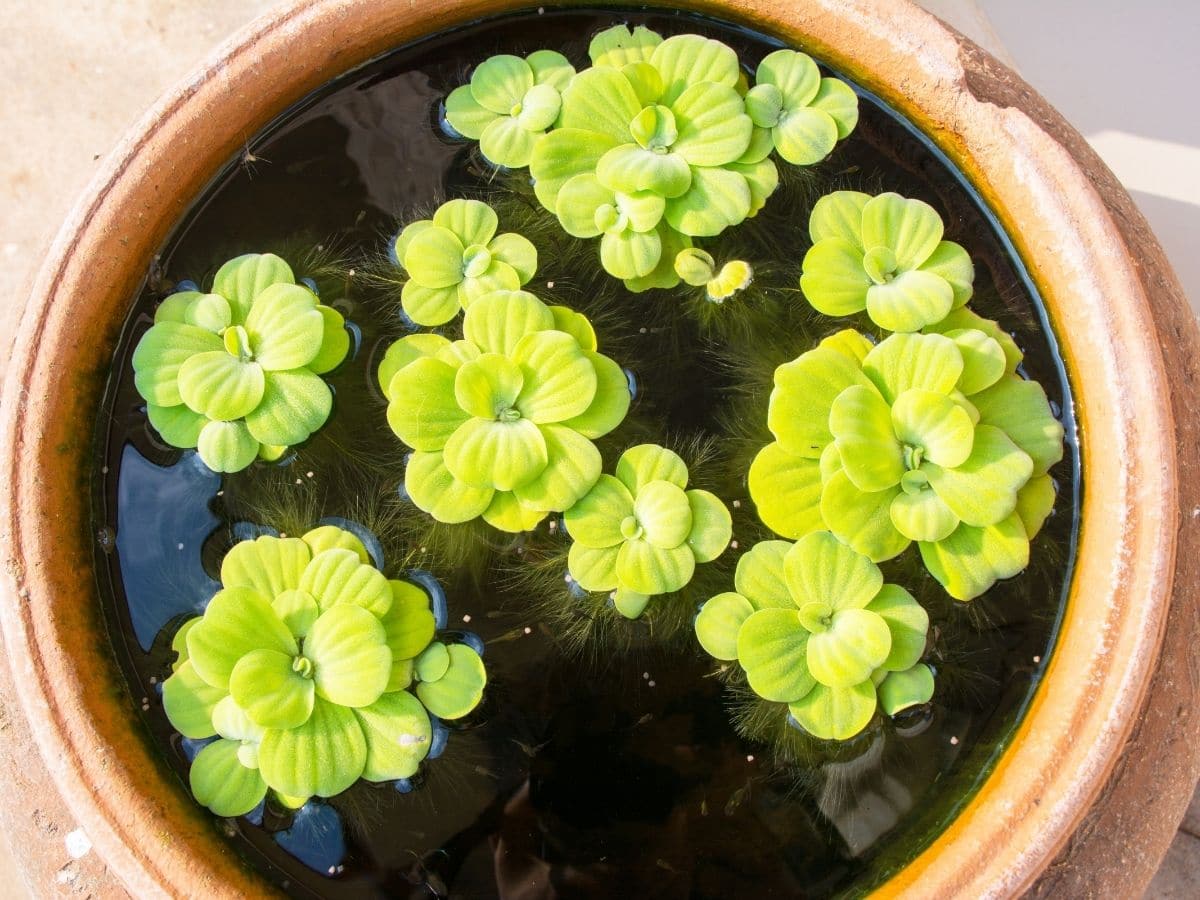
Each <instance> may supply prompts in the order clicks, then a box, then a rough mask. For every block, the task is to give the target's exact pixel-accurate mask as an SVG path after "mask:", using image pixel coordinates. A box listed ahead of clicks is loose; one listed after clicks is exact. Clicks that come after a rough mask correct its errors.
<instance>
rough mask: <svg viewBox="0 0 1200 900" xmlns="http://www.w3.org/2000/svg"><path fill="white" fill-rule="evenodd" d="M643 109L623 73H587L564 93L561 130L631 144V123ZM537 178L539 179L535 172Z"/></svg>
mask: <svg viewBox="0 0 1200 900" xmlns="http://www.w3.org/2000/svg"><path fill="white" fill-rule="evenodd" d="M641 108H642V105H641V103H640V102H639V101H638V97H637V92H635V91H634V89H633V85H631V84H630V83H629V79H628V78H626V77H625V76H624V75H623V74H622V73H621V72H619V71H617V70H616V69H610V68H595V69H585V70H584V71H582V72H580V73H579V74H578V75H576V76H575V77H574V78H573V79H572V80H571V83H570V84H569V85H567V88H566V90H564V91H563V106H562V116H561V117H560V119H559V127H560V128H564V129H565V128H578V129H583V130H587V131H592V132H598V133H600V134H602V135H604V136H606V137H608V138H609V139H611V140H613V141H615V142H616V143H619V144H623V143H627V142H629V141H630V140H632V136H631V135H630V133H629V123H630V122H631V121H633V117H634V116H636V115H637V114H638V113H639V112H640V111H641ZM579 171H583V170H579ZM534 177H535V178H537V177H539V176H538V175H537V173H536V172H535V173H534Z"/></svg>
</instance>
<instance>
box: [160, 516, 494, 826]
mask: <svg viewBox="0 0 1200 900" xmlns="http://www.w3.org/2000/svg"><path fill="white" fill-rule="evenodd" d="M221 584H222V588H221V590H220V591H219V592H218V593H217V594H216V595H215V596H214V597H213V598H212V600H211V601H210V602H209V604H208V606H207V608H206V609H205V611H204V614H203V615H202V616H199V617H197V618H195V619H192V620H190V621H188V622H187V623H185V624H184V626H183V627H182V628H181V629H180V630H179V632H178V633H177V634H176V636H175V639H174V641H173V643H172V647H173V649H174V650H175V651H176V653H177V654H178V658H177V660H176V662H175V663H174V666H173V670H174V671H173V673H172V675H171V677H170V678H168V679H167V680H166V682H164V684H163V705H164V707H165V709H166V713H167V717H168V718H169V719H170V721H171V724H172V725H173V726H174V727H175V728H176V729H177V730H178V731H179V732H180V733H181V734H183V735H184V736H185V737H188V738H192V739H195V740H202V739H207V738H212V737H214V736H215V737H216V740H214V741H213V742H212V743H209V744H208V745H206V746H205V747H204V748H203V749H202V750H201V751H200V753H199V754H198V755H197V756H196V759H195V760H194V761H193V763H192V768H191V773H190V780H191V786H192V792H193V794H195V796H196V799H197V800H198V801H200V802H201V803H202V804H204V805H205V806H207V807H208V808H209V809H210V810H212V811H213V812H214V813H216V814H217V815H219V816H240V815H244V814H246V813H248V812H250V811H251V810H252V809H254V807H255V806H257V805H258V804H259V803H260V802H261V801H262V799H263V797H264V796H265V795H266V793H267V791H268V790H272V791H274V792H275V793H276V794H277V795H278V796H279V797H280V798H282V800H283V802H284V803H285V804H286V805H287V806H289V807H292V808H296V807H299V806H302V805H303V804H304V803H305V802H306V801H307V799H308V798H309V797H313V796H317V797H332V796H333V795H335V794H339V793H341V792H342V791H344V790H346V788H348V787H350V785H351V784H353V783H354V782H355V781H357V780H358V779H359V778H365V779H366V780H368V781H392V780H395V779H399V778H408V777H409V776H411V775H413V774H414V773H415V772H416V770H417V767H418V766H419V764H420V763H421V761H422V760H424V759H425V757H426V755H427V754H428V753H429V748H430V741H431V734H432V724H431V721H430V718H429V713H433V714H434V715H437V716H440V717H442V718H447V719H450V718H458V717H461V716H464V715H466V714H467V713H469V712H470V711H471V710H472V709H474V708H475V706H476V705H478V703H479V701H480V698H481V696H482V692H483V687H484V684H485V682H486V680H487V676H486V673H485V671H484V668H483V663H482V661H481V660H480V658H479V656H478V654H476V653H475V651H474V650H472V649H471V648H470V647H467V646H466V645H460V644H453V645H450V646H447V645H445V644H443V643H440V642H437V641H435V640H434V632H435V622H434V616H433V613H432V611H431V609H430V600H429V596H428V595H427V594H426V593H425V591H424V590H422V589H421V588H420V587H418V586H417V585H416V584H413V583H411V582H408V581H400V580H391V581H389V580H388V579H387V578H386V577H385V576H384V575H383V573H381V572H380V571H379V570H378V569H376V568H375V567H374V566H373V565H372V564H371V560H370V556H369V555H368V553H367V550H366V548H365V547H364V546H363V544H362V542H361V541H360V540H359V539H358V538H357V537H355V536H354V535H353V534H351V533H350V532H348V531H344V530H342V529H339V528H336V527H334V526H323V527H321V528H316V529H314V530H312V531H310V532H308V533H307V534H305V535H304V536H303V537H302V538H275V537H259V538H257V539H255V540H252V541H243V542H241V543H240V544H236V545H235V546H234V547H233V549H231V550H230V551H229V553H228V554H227V555H226V556H225V559H224V561H223V562H222V564H221ZM414 685H415V696H414V693H413V692H412V691H411V690H410V688H413V687H414ZM426 710H428V712H426Z"/></svg>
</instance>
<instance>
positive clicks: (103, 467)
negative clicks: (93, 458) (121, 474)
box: [100, 466, 108, 475]
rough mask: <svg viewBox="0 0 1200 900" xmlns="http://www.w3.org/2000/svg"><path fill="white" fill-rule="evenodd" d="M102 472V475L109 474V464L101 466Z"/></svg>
mask: <svg viewBox="0 0 1200 900" xmlns="http://www.w3.org/2000/svg"><path fill="white" fill-rule="evenodd" d="M100 474H101V475H107V474H108V466H101V467H100Z"/></svg>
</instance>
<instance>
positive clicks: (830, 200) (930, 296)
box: [800, 191, 975, 331]
mask: <svg viewBox="0 0 1200 900" xmlns="http://www.w3.org/2000/svg"><path fill="white" fill-rule="evenodd" d="M943 230H944V229H943V225H942V219H941V217H940V216H939V215H938V214H937V211H936V210H934V209H933V207H931V206H930V205H929V204H927V203H923V202H922V201H920V200H907V199H905V198H904V197H901V196H900V195H899V194H893V193H887V194H880V195H878V196H876V197H872V196H870V195H869V194H863V193H860V192H858V191H836V192H834V193H832V194H828V195H826V196H824V197H822V198H821V199H820V200H818V201H817V203H816V205H815V206H814V207H813V211H812V215H811V217H810V218H809V233H810V235H811V237H812V241H813V245H812V248H811V249H810V250H809V251H808V253H807V254H806V255H805V257H804V274H803V275H801V276H800V289H801V290H802V291H803V292H804V296H805V297H806V298H808V302H809V303H811V304H812V305H813V307H814V308H815V309H816V310H817V311H819V312H822V313H824V314H825V315H828V316H848V315H851V314H853V313H856V312H861V311H862V310H864V309H865V310H866V311H867V315H869V316H870V317H871V321H873V322H874V323H875V324H876V325H878V326H879V327H880V328H884V329H886V330H888V331H920V330H921V329H922V328H925V327H926V326H929V325H934V324H936V323H937V322H940V321H941V320H942V319H944V318H945V317H946V316H947V315H948V314H949V313H950V311H951V310H953V309H957V308H958V307H961V306H962V305H963V304H964V303H966V302H967V301H968V300H970V299H971V292H972V290H973V287H972V285H973V282H974V279H975V268H974V265H973V264H972V263H971V257H970V256H968V255H967V251H966V250H964V249H963V248H962V247H961V246H959V245H958V244H956V243H954V242H953V241H944V240H942V234H943Z"/></svg>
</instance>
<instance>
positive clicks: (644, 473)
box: [616, 444, 688, 497]
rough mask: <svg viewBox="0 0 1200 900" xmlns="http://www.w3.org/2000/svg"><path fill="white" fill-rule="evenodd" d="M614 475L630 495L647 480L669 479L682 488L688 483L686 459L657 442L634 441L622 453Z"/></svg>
mask: <svg viewBox="0 0 1200 900" xmlns="http://www.w3.org/2000/svg"><path fill="white" fill-rule="evenodd" d="M616 476H617V478H618V479H620V481H621V483H622V484H624V485H625V487H626V488H628V489H629V492H630V493H631V494H632V495H633V496H634V497H636V496H637V494H638V492H639V491H640V490H641V489H642V487H643V486H644V485H646V484H649V483H650V482H651V481H669V482H671V484H673V485H675V486H676V487H678V488H686V487H687V483H688V470H687V463H685V462H684V461H683V460H682V459H681V458H680V456H679V454H678V453H675V452H674V451H671V450H668V449H667V448H666V447H660V446H659V445H658V444H638V445H637V446H636V447H630V448H629V449H628V450H626V451H625V452H624V453H622V454H621V458H620V459H618V460H617V468H616Z"/></svg>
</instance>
